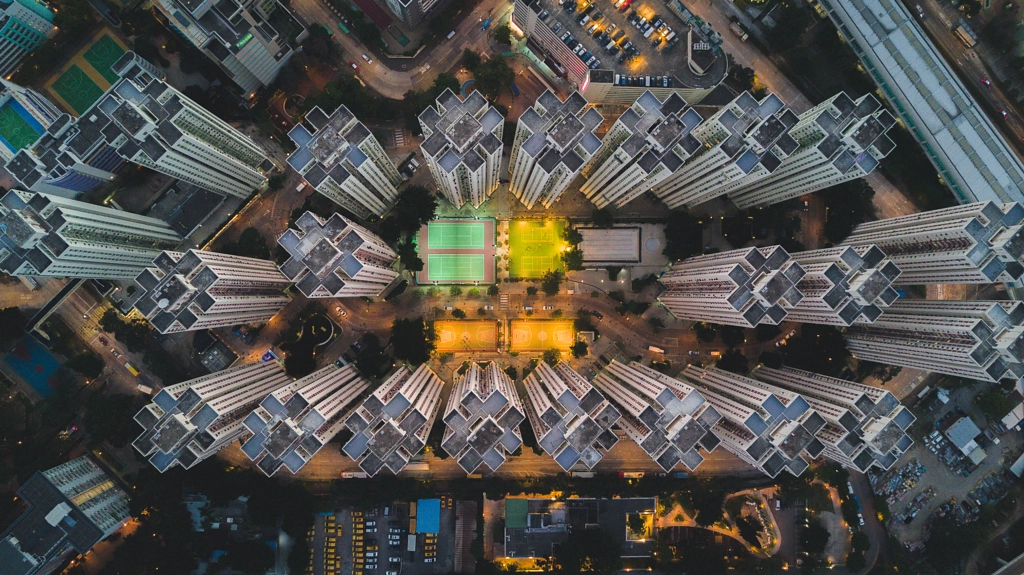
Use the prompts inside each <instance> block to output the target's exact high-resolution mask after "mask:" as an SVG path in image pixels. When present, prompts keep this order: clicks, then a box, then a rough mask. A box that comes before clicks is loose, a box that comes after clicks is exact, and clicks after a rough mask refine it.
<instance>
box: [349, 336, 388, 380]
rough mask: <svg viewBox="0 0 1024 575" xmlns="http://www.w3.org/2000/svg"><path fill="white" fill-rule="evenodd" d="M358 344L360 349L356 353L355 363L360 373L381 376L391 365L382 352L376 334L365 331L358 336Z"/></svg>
mask: <svg viewBox="0 0 1024 575" xmlns="http://www.w3.org/2000/svg"><path fill="white" fill-rule="evenodd" d="M359 344H360V346H361V347H362V349H361V350H359V351H358V352H357V353H356V361H355V364H356V367H357V368H358V369H359V371H360V373H362V374H363V375H364V376H366V377H369V378H378V377H381V376H383V375H384V374H385V373H386V372H387V370H388V369H389V368H390V367H391V365H392V361H391V358H390V357H389V356H388V355H387V354H385V353H384V348H383V347H382V346H381V344H380V338H379V337H377V334H374V333H366V334H363V337H361V338H359Z"/></svg>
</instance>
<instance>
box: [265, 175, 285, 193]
mask: <svg viewBox="0 0 1024 575" xmlns="http://www.w3.org/2000/svg"><path fill="white" fill-rule="evenodd" d="M284 178H285V176H284V174H274V175H273V176H270V178H269V179H268V180H267V187H268V188H270V189H271V190H280V189H281V188H283V187H284Z"/></svg>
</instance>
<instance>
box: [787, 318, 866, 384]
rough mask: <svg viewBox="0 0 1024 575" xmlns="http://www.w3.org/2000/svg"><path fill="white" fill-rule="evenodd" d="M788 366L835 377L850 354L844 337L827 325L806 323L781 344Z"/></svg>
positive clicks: (844, 366) (840, 371)
mask: <svg viewBox="0 0 1024 575" xmlns="http://www.w3.org/2000/svg"><path fill="white" fill-rule="evenodd" d="M781 349H782V350H783V354H784V356H785V363H786V366H787V367H795V368H797V369H803V370H806V371H811V372H814V373H821V374H825V375H831V376H834V377H838V376H839V374H840V373H842V371H843V370H844V369H846V362H847V360H848V359H849V357H850V351H849V350H848V349H847V348H846V340H845V339H843V334H842V333H840V331H839V330H838V329H836V328H835V327H833V326H830V325H817V324H812V323H805V324H804V325H803V328H802V329H801V331H800V334H798V335H796V336H794V337H791V338H789V343H788V344H786V345H785V346H784V347H783V348H781Z"/></svg>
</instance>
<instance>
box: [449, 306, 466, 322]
mask: <svg viewBox="0 0 1024 575" xmlns="http://www.w3.org/2000/svg"><path fill="white" fill-rule="evenodd" d="M452 317H454V318H455V319H466V312H464V311H462V310H461V309H459V308H455V309H453V310H452Z"/></svg>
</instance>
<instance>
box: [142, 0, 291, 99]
mask: <svg viewBox="0 0 1024 575" xmlns="http://www.w3.org/2000/svg"><path fill="white" fill-rule="evenodd" d="M153 4H155V5H156V7H157V8H158V9H159V10H160V12H161V13H163V15H164V17H165V18H166V19H167V23H168V25H169V26H170V27H171V28H173V29H174V30H176V31H177V32H178V33H179V34H181V35H182V36H184V37H185V38H187V39H188V41H189V42H191V43H192V45H194V46H195V47H196V48H199V50H200V51H202V52H203V53H204V54H206V56H207V57H208V58H210V59H211V60H213V61H214V62H216V63H217V65H218V66H219V67H220V69H221V70H223V71H224V72H225V73H226V74H227V75H228V77H229V78H231V79H232V80H234V82H235V83H236V84H238V86H239V87H241V88H242V90H243V91H244V92H245V93H246V94H245V95H246V97H247V98H252V97H253V96H254V95H255V92H256V90H258V89H260V88H262V87H264V86H269V85H270V84H271V83H273V81H274V78H276V77H277V73H278V72H280V71H281V68H284V66H285V64H287V63H288V60H290V59H291V57H292V55H293V54H295V50H296V49H297V48H298V47H299V45H300V44H301V43H302V42H303V40H305V39H306V38H307V37H308V36H309V33H308V32H307V31H306V28H305V26H303V25H302V22H301V21H299V19H298V18H296V17H295V16H294V15H292V13H291V12H290V11H289V9H288V8H287V7H286V6H285V5H284V4H282V3H280V2H278V1H277V0H263V1H261V2H256V1H255V0H221V1H220V2H189V1H186V0H156V1H155V2H153Z"/></svg>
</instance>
